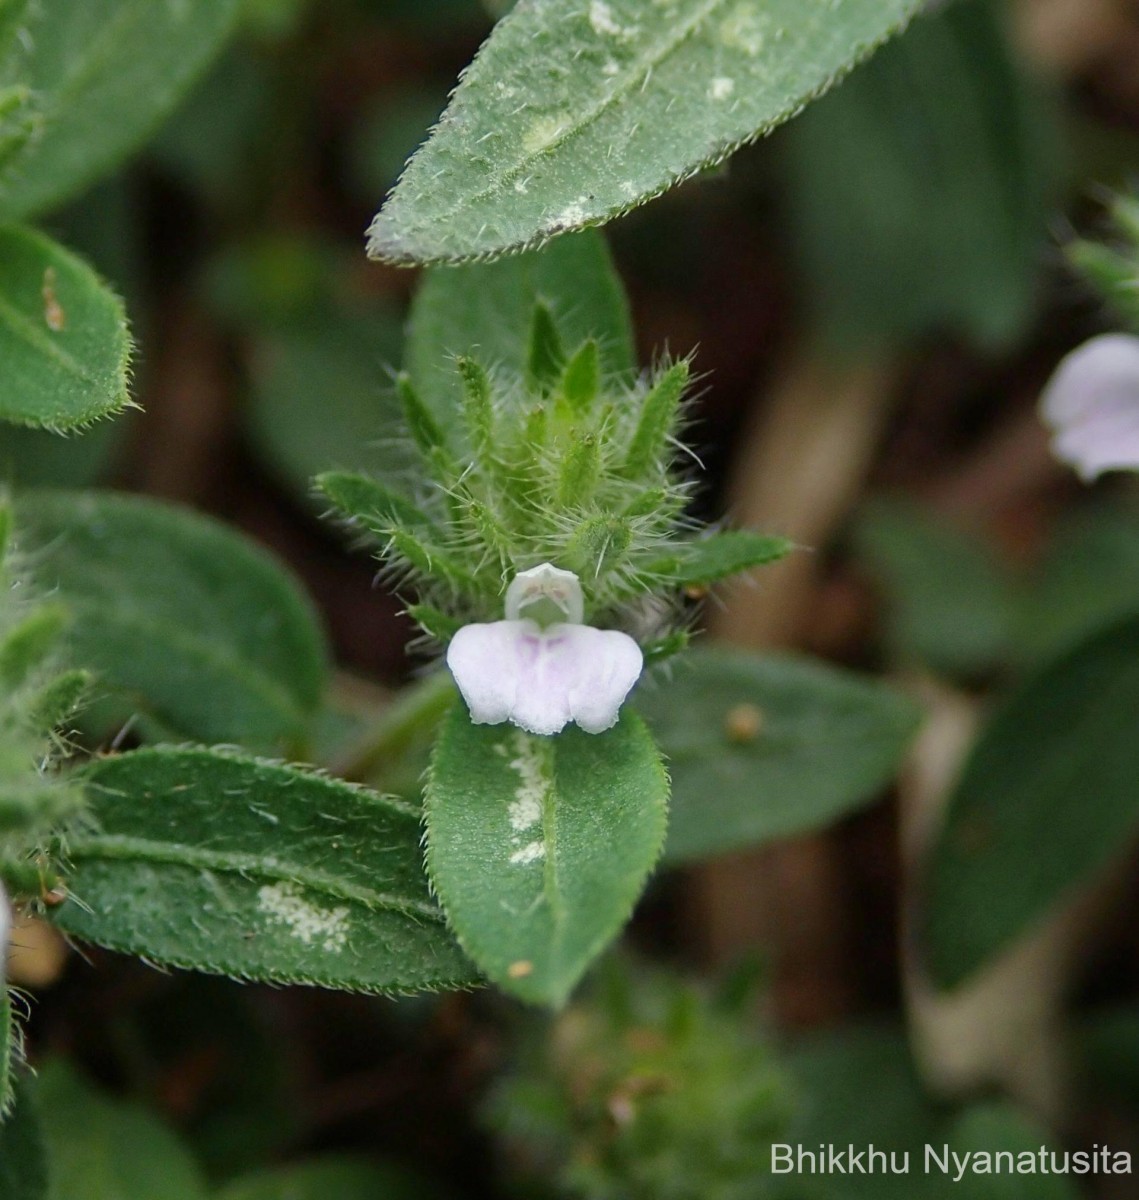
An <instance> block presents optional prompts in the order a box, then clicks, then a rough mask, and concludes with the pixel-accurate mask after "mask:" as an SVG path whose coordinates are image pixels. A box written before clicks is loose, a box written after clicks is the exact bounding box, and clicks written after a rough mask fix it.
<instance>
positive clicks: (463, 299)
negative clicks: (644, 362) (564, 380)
mask: <svg viewBox="0 0 1139 1200" xmlns="http://www.w3.org/2000/svg"><path fill="white" fill-rule="evenodd" d="M539 301H540V302H541V303H543V304H544V305H546V307H547V308H549V310H550V312H551V313H552V314H553V317H554V320H555V322H556V324H557V328H558V331H559V334H560V336H561V339H562V341H563V342H564V343H565V344H566V345H569V346H577V345H580V344H581V343H582V342H584V341H585V340H586V339H587V338H594V339H596V341H597V344H598V352H599V354H600V357H601V366H602V370H603V372H605V373H608V374H613V375H623V376H626V377H628V378H632V376H633V373H634V371H635V369H636V355H635V353H634V350H633V332H632V326H631V324H630V320H629V305H628V302H627V301H626V299H625V293H624V291H623V289H622V287H621V281H620V279H619V278H618V276H617V273H616V271H615V270H614V267H613V262H612V259H611V258H610V257H609V251H608V248H607V247H606V245H605V239H604V238H603V237H602V236H601V235H600V234H599V233H594V232H586V233H583V234H581V235H580V236H578V237H572V238H564V239H562V240H561V241H559V242H555V243H554V244H553V245H551V246H548V247H547V248H546V249H545V250H542V251H540V252H538V253H535V254H526V255H523V256H521V257H519V258H512V259H509V260H507V261H504V262H498V263H472V264H471V265H469V266H465V267H459V268H448V269H442V270H438V271H428V272H427V273H426V274H425V275H424V277H423V281H422V283H421V284H420V287H419V291H418V293H417V294H416V297H415V303H414V304H413V306H412V310H411V321H410V325H409V328H408V337H407V350H406V355H405V358H404V367H405V369H406V370H407V372H408V374H409V375H410V376H411V379H412V382H413V383H414V384H415V386H416V388H417V389H418V390H419V394H420V395H421V396H422V397H423V401H424V403H425V404H426V405H427V407H428V408H429V409H430V410H431V411H432V412H433V413H434V414H435V416H436V417H437V418H438V419H439V420H440V421H442V422H443V423H444V424H446V423H447V421H448V420H449V419H450V414H451V413H453V412H455V411H456V409H457V408H458V407H459V405H460V404H461V402H462V378H461V375H460V373H459V372H457V371H456V370H455V364H454V362H453V359H454V357H455V356H460V357H470V356H474V357H476V358H478V360H479V361H480V362H481V363H483V364H484V365H485V366H487V367H493V368H496V369H501V371H502V373H503V376H504V377H505V378H511V377H514V378H518V377H521V376H523V375H524V374H525V370H526V364H527V361H528V356H529V351H530V344H529V330H530V321H531V318H532V316H533V312H534V307H535V305H536V304H537V303H539Z"/></svg>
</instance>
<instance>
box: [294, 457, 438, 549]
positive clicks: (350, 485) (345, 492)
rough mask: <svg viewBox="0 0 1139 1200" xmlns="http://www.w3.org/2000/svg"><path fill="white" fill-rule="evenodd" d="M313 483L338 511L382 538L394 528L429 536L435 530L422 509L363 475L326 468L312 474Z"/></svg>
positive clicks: (385, 539)
mask: <svg viewBox="0 0 1139 1200" xmlns="http://www.w3.org/2000/svg"><path fill="white" fill-rule="evenodd" d="M315 483H316V486H317V487H318V488H319V489H320V490H321V491H322V492H323V493H324V494H325V495H326V496H327V497H328V498H329V500H331V501H332V503H333V504H335V505H336V507H337V508H338V509H340V510H341V512H343V513H344V514H345V515H346V516H348V517H350V518H352V519H353V520H356V521H359V522H360V524H361V525H362V526H363V527H364V528H365V529H366V530H368V532H369V533H372V534H374V535H375V536H376V537H378V538H380V539H382V540H383V541H385V542H386V541H387V539H388V538H390V537H391V534H392V530H393V529H396V528H404V529H414V530H416V531H417V532H420V531H421V532H423V533H426V534H427V535H429V536H431V535H432V534H433V533H434V532H435V526H434V524H433V523H432V521H431V518H430V517H428V516H427V514H426V513H424V512H422V511H421V510H420V509H418V508H417V507H416V506H415V505H414V504H412V502H411V501H410V500H407V499H405V498H404V497H403V496H401V495H399V494H398V493H397V492H393V491H391V490H390V489H389V488H387V487H385V486H384V484H382V483H380V482H379V481H378V480H375V479H371V478H369V477H368V476H367V475H356V474H353V473H352V472H350V471H326V472H325V473H324V474H323V475H318V476H317V477H316V480H315Z"/></svg>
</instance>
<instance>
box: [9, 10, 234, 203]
mask: <svg viewBox="0 0 1139 1200" xmlns="http://www.w3.org/2000/svg"><path fill="white" fill-rule="evenodd" d="M240 7H241V5H240V0H158V2H156V0H83V3H82V4H76V3H74V0H37V3H36V4H34V5H32V6H31V7H30V8H29V10H28V12H29V20H28V24H27V36H26V37H23V38H21V39H20V41H19V43H18V46H19V50H18V52H16V53H13V54H11V55H9V56H8V59H7V61H6V62H5V61H0V88H3V86H4V85H5V84H25V85H27V86H28V87H30V88H31V89H32V90H33V91H34V93H35V94H36V96H37V97H38V98H39V102H40V118H41V120H42V123H43V124H42V128H41V130H40V132H39V135H38V136H37V137H34V138H31V139H29V140H28V141H27V142H26V143H25V144H24V146H23V147H22V149H21V150H20V151H19V152H18V153H17V154H14V155H12V156H11V157H10V158H9V159H8V161H7V162H6V163H5V164H4V167H3V169H2V170H0V217H4V218H7V219H11V218H13V217H23V216H27V215H30V214H33V213H37V212H40V211H41V210H43V209H46V208H50V207H52V206H54V205H57V204H59V203H60V202H61V201H63V200H66V199H68V198H69V197H70V196H72V195H74V194H75V193H76V192H78V191H79V190H80V189H81V188H83V187H84V186H85V185H87V184H89V183H92V182H93V181H94V180H95V178H96V177H97V176H98V175H100V174H102V173H103V172H104V171H107V170H108V169H109V168H111V167H113V166H114V165H115V164H116V163H117V162H119V161H120V160H121V159H122V158H124V157H125V156H126V155H127V154H129V153H130V152H131V151H132V150H134V149H135V147H136V146H137V145H138V144H139V143H140V142H142V141H143V140H144V139H145V138H146V137H147V135H148V134H150V133H151V132H152V130H154V129H155V128H156V127H157V125H158V123H159V122H160V121H161V120H162V119H163V117H165V116H166V115H167V114H168V113H169V112H170V111H171V110H172V109H173V107H174V105H175V104H176V103H177V101H178V99H179V98H180V97H181V95H182V94H183V92H185V91H186V90H187V89H188V88H189V86H190V84H191V83H193V81H194V80H195V79H196V78H197V77H198V75H199V74H200V73H201V71H202V70H203V69H204V67H205V66H206V64H207V63H208V62H209V61H210V59H211V58H212V57H213V55H214V54H215V52H216V51H217V50H218V49H219V47H220V46H221V44H222V42H223V40H224V39H225V37H226V35H227V34H228V33H229V31H230V29H231V28H232V26H233V22H234V18H235V16H236V15H237V13H238V11H239V9H240Z"/></svg>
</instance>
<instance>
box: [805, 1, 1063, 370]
mask: <svg viewBox="0 0 1139 1200" xmlns="http://www.w3.org/2000/svg"><path fill="white" fill-rule="evenodd" d="M1006 17H1007V13H1006V11H1005V10H1004V7H1003V5H1001V4H999V3H994V2H993V0H957V2H956V3H953V4H948V5H945V6H943V7H941V8H940V9H939V10H938V11H937V12H935V13H931V14H930V15H928V16H926V17H923V18H922V19H921V20H919V21H915V22H914V24H913V26H912V27H911V28H910V29H909V31H908V32H907V33H906V35H905V36H904V37H902V38H899V39H898V40H897V41H896V42H895V43H893V44H892V45H890V46H887V47H886V48H885V49H884V50H883V51H882V52H881V54H878V55H876V56H875V57H874V59H873V60H872V61H871V62H870V63H868V64H867V65H866V66H865V67H863V68H862V69H860V70H859V71H857V72H856V73H855V74H854V75H852V76H851V78H850V79H849V80H847V82H846V83H844V84H843V86H842V87H841V88H839V89H837V90H836V91H835V92H834V93H833V94H832V95H830V96H827V97H826V98H825V99H823V100H821V101H820V102H819V103H818V104H816V105H812V106H811V107H810V108H809V109H808V110H807V112H805V113H804V114H803V116H802V118H801V119H799V120H796V121H794V122H793V123H792V124H791V125H790V126H789V127H788V129H787V134H786V141H785V150H786V153H787V159H786V162H787V165H788V167H789V171H788V184H789V192H790V194H789V197H788V202H787V212H788V215H789V216H790V218H791V221H792V234H793V239H792V244H793V246H794V248H795V249H796V250H797V252H798V258H799V263H800V268H801V273H802V274H803V275H804V276H805V279H806V283H807V288H808V297H807V300H808V306H809V308H810V309H811V310H813V311H812V314H811V315H812V316H813V318H814V321H813V323H814V324H815V326H816V327H817V328H818V329H819V331H820V332H821V333H822V334H823V336H824V337H826V338H827V339H828V340H829V341H830V342H832V343H836V342H837V343H839V344H841V345H843V346H844V347H846V348H853V347H858V346H865V345H866V344H867V343H872V344H876V345H879V346H881V345H882V344H883V343H885V345H887V346H890V345H898V344H904V343H905V342H906V341H908V340H912V339H913V338H915V337H921V336H925V335H928V334H929V333H930V332H931V331H933V330H940V329H948V330H950V331H952V332H953V333H963V334H965V335H966V336H968V337H971V338H973V339H975V340H976V341H978V342H980V343H982V344H984V345H987V346H993V345H1006V344H1007V343H1009V342H1010V341H1012V340H1013V339H1015V338H1016V337H1017V336H1019V335H1020V333H1021V331H1022V330H1023V329H1024V326H1025V325H1026V323H1027V322H1028V320H1030V318H1031V316H1032V313H1033V310H1034V308H1035V307H1036V304H1037V301H1038V297H1039V291H1040V288H1039V282H1038V281H1039V275H1040V270H1041V267H1042V264H1043V263H1044V262H1045V261H1046V260H1047V253H1048V244H1049V240H1050V239H1049V230H1048V222H1049V220H1050V219H1051V217H1052V214H1053V212H1054V210H1055V205H1056V203H1057V201H1058V194H1057V193H1058V190H1059V189H1058V186H1057V184H1058V174H1059V172H1058V170H1057V163H1056V161H1055V160H1056V159H1057V157H1058V155H1057V153H1056V149H1057V148H1056V146H1054V145H1053V144H1052V143H1053V142H1054V141H1056V136H1055V130H1056V129H1057V128H1058V127H1059V124H1058V121H1057V119H1056V117H1055V115H1054V114H1053V113H1052V112H1051V111H1050V105H1048V104H1046V103H1045V102H1044V100H1045V97H1044V96H1043V95H1042V91H1043V89H1042V88H1041V87H1040V85H1039V84H1038V83H1037V82H1036V81H1033V80H1030V79H1029V78H1028V77H1027V73H1026V71H1025V70H1024V69H1023V68H1022V66H1021V64H1020V63H1019V62H1018V61H1017V59H1016V55H1015V53H1014V51H1013V48H1012V47H1011V46H1010V44H1009V38H1008V35H1007V33H1006V31H1005V25H1006V24H1007V22H1006ZM918 146H920V147H922V150H921V153H920V154H918V153H915V147H918Z"/></svg>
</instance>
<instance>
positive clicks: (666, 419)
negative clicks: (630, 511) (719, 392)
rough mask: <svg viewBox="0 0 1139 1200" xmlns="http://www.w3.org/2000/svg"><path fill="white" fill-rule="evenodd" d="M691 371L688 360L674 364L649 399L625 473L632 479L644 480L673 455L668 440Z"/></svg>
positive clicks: (642, 410) (634, 437) (632, 441)
mask: <svg viewBox="0 0 1139 1200" xmlns="http://www.w3.org/2000/svg"><path fill="white" fill-rule="evenodd" d="M689 370H690V367H689V364H688V362H687V360H684V359H682V360H681V361H680V362H678V363H673V364H672V366H671V367H669V368H668V370H667V371H665V372H664V373H663V374H662V375H661V377H660V378H659V379H658V380H657V381H656V383H655V384H653V390H652V391H651V392H650V393H649V394H648V396H647V397H646V398H645V402H644V405H643V406H642V408H641V418H640V421H639V422H638V424H637V428H636V430H635V431H634V433H633V437H632V440H631V441H630V443H629V451H628V455H627V457H626V459H625V474H626V475H627V476H628V477H629V478H630V479H641V478H643V477H644V476H645V475H647V474H648V472H649V469H650V468H651V467H652V465H653V464H654V463H655V462H657V461H658V460H659V459H661V458H662V457H667V456H668V455H669V454H670V451H669V448H668V439H669V436H670V435H671V434H672V432H673V430H674V429H675V428H676V421H677V411H678V410H679V408H680V401H681V400H682V399H683V397H684V389H685V388H686V387H687V386H688V375H689Z"/></svg>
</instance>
